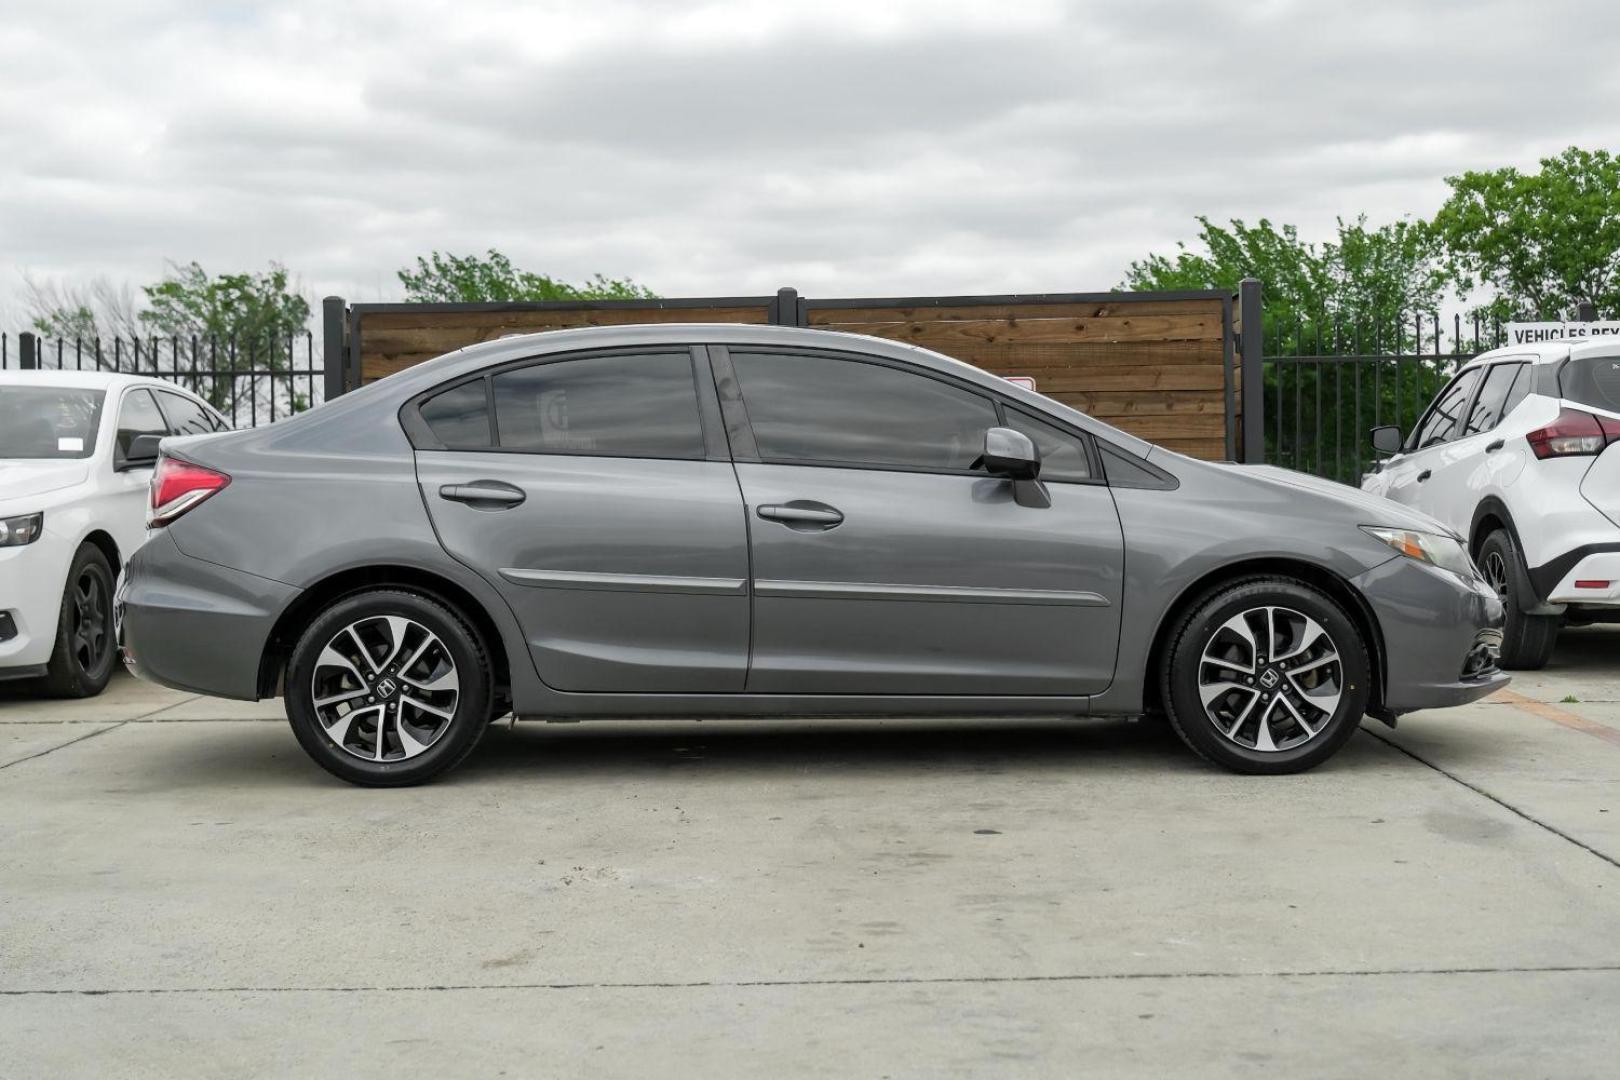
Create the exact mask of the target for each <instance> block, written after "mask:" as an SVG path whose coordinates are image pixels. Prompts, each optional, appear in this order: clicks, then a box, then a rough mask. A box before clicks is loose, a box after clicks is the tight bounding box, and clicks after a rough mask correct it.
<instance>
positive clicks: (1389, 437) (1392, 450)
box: [1372, 424, 1401, 454]
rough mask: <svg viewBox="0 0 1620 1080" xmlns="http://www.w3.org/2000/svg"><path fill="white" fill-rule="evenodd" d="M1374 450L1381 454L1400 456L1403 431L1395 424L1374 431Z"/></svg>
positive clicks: (1376, 428)
mask: <svg viewBox="0 0 1620 1080" xmlns="http://www.w3.org/2000/svg"><path fill="white" fill-rule="evenodd" d="M1372 444H1373V449H1374V450H1376V451H1378V452H1379V453H1380V454H1398V453H1400V452H1401V429H1400V428H1398V427H1396V426H1395V425H1393V424H1385V425H1384V426H1383V427H1375V428H1373V429H1372Z"/></svg>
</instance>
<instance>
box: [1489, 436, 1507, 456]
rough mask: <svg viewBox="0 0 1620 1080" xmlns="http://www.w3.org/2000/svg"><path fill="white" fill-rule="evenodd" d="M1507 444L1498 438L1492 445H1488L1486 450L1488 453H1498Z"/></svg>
mask: <svg viewBox="0 0 1620 1080" xmlns="http://www.w3.org/2000/svg"><path fill="white" fill-rule="evenodd" d="M1506 445H1507V444H1506V443H1504V442H1503V441H1502V440H1501V439H1497V440H1496V441H1495V442H1493V443H1491V445H1489V446H1487V447H1486V448H1485V452H1486V453H1487V454H1494V453H1496V452H1497V451H1498V450H1500V449H1502V447H1504V446H1506Z"/></svg>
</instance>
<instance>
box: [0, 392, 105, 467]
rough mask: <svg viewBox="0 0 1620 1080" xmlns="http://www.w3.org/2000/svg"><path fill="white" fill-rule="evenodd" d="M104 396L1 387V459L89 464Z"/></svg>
mask: <svg viewBox="0 0 1620 1080" xmlns="http://www.w3.org/2000/svg"><path fill="white" fill-rule="evenodd" d="M104 396H105V395H104V394H103V393H102V391H100V390H71V389H67V388H64V387H58V386H0V458H87V457H89V456H90V455H91V454H93V453H95V452H96V429H97V428H98V427H100V426H101V403H102V398H103V397H104Z"/></svg>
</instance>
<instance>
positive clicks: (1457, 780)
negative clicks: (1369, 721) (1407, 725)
mask: <svg viewBox="0 0 1620 1080" xmlns="http://www.w3.org/2000/svg"><path fill="white" fill-rule="evenodd" d="M1361 730H1362V731H1363V732H1365V733H1366V734H1368V735H1371V736H1372V737H1373V738H1375V739H1377V740H1378V741H1379V742H1381V743H1383V744H1384V745H1385V746H1387V747H1390V748H1391V749H1393V750H1396V751H1399V752H1400V753H1402V754H1405V755H1406V756H1407V757H1409V758H1411V759H1412V760H1413V761H1415V762H1417V763H1418V764H1420V765H1423V766H1425V767H1427V768H1430V769H1433V770H1434V771H1435V772H1437V773H1439V774H1440V775H1441V776H1443V777H1445V778H1446V779H1447V780H1450V781H1451V782H1452V783H1454V784H1460V785H1461V786H1463V787H1465V788H1467V789H1468V790H1469V791H1472V792H1473V793H1474V794H1475V795H1478V796H1480V797H1482V798H1486V799H1489V800H1490V801H1491V802H1493V803H1495V804H1496V805H1497V806H1500V807H1501V808H1502V809H1504V810H1506V811H1508V812H1509V813H1511V814H1514V815H1515V816H1517V817H1521V818H1523V819H1524V820H1525V821H1528V822H1529V823H1530V824H1532V825H1534V826H1536V827H1537V828H1539V829H1545V830H1546V831H1547V832H1550V833H1552V834H1553V835H1554V836H1556V837H1558V839H1560V840H1564V841H1566V842H1568V843H1571V844H1574V845H1575V846H1576V847H1578V848H1580V849H1581V850H1582V851H1584V852H1586V853H1587V854H1589V855H1595V856H1597V857H1598V858H1599V859H1602V860H1603V861H1604V862H1606V863H1608V864H1609V865H1610V866H1612V867H1614V868H1615V869H1616V870H1620V859H1616V858H1615V857H1614V856H1612V855H1609V854H1606V853H1605V852H1602V851H1599V850H1598V849H1597V848H1595V847H1593V846H1592V845H1591V844H1588V843H1586V842H1585V841H1584V840H1577V839H1576V838H1575V837H1573V836H1571V835H1570V834H1569V833H1567V832H1565V831H1564V830H1563V829H1560V828H1559V827H1558V826H1556V825H1552V824H1550V823H1548V822H1545V821H1542V820H1541V819H1540V818H1538V817H1536V816H1535V815H1534V814H1532V813H1530V812H1529V811H1527V810H1521V809H1519V808H1518V807H1517V806H1514V805H1513V804H1512V803H1510V802H1508V801H1507V800H1506V799H1504V798H1502V797H1501V796H1500V795H1495V794H1492V793H1491V792H1489V791H1486V790H1485V789H1484V788H1482V787H1480V786H1479V785H1478V784H1476V783H1474V782H1472V781H1470V780H1464V779H1463V778H1462V777H1460V776H1458V775H1457V774H1456V773H1454V772H1452V771H1451V770H1450V769H1447V768H1445V767H1443V766H1441V765H1437V764H1435V763H1434V762H1432V761H1430V760H1429V759H1428V758H1426V757H1424V756H1423V755H1422V754H1419V753H1417V752H1416V751H1414V750H1408V749H1407V748H1406V747H1404V746H1402V745H1401V744H1400V743H1398V742H1395V741H1394V740H1393V739H1390V738H1387V737H1385V736H1383V735H1380V734H1379V733H1378V732H1376V731H1373V730H1372V729H1371V728H1366V727H1363V728H1362V729H1361Z"/></svg>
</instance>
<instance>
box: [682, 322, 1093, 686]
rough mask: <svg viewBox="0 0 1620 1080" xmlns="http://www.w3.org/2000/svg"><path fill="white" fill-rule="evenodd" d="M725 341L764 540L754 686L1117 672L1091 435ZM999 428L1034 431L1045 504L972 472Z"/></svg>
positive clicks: (985, 680)
mask: <svg viewBox="0 0 1620 1080" xmlns="http://www.w3.org/2000/svg"><path fill="white" fill-rule="evenodd" d="M714 352H715V353H716V365H717V375H718V377H719V382H720V386H721V396H722V399H723V400H724V401H725V402H726V407H727V410H728V417H727V419H728V425H729V426H730V428H731V430H732V448H733V450H734V451H735V452H736V453H737V457H738V463H737V477H738V480H739V481H740V483H741V485H742V490H743V498H744V501H745V503H746V505H747V510H748V526H749V535H750V537H751V550H752V555H753V565H752V576H753V589H754V634H753V637H754V643H753V660H752V664H751V666H750V669H749V675H748V690H749V691H750V692H754V693H807V694H857V693H858V694H984V695H1023V694H1051V695H1082V694H1093V693H1097V692H1099V691H1101V690H1102V689H1104V688H1105V687H1107V685H1108V684H1109V682H1110V681H1111V680H1112V678H1113V673H1114V664H1115V658H1116V652H1117V645H1118V640H1117V639H1118V633H1119V618H1120V604H1121V601H1122V595H1121V591H1122V586H1121V581H1122V572H1123V559H1124V554H1123V539H1122V536H1121V532H1120V525H1119V518H1118V514H1117V512H1116V511H1115V509H1114V503H1113V498H1112V496H1111V495H1110V493H1109V491H1108V489H1107V487H1105V486H1103V485H1102V484H1100V483H1098V482H1097V480H1096V473H1095V469H1094V468H1093V459H1092V454H1091V450H1090V448H1089V445H1088V442H1087V440H1086V437H1085V436H1084V435H1081V434H1078V433H1074V432H1068V431H1061V430H1059V429H1057V428H1056V427H1055V426H1053V425H1050V424H1045V423H1042V422H1040V421H1038V420H1036V419H1034V418H1033V417H1019V416H1012V415H1004V413H1003V412H1002V411H998V410H1001V409H1002V408H1003V407H1001V406H998V405H997V404H996V403H995V402H993V401H992V400H991V399H990V398H989V397H987V396H985V395H983V394H982V393H979V392H976V391H974V390H972V389H970V388H967V387H966V386H964V385H960V384H956V383H953V382H950V381H948V380H945V379H941V378H936V377H934V376H932V375H929V374H924V373H922V372H920V371H918V370H916V369H910V368H906V367H903V366H899V365H894V364H890V363H888V362H873V361H869V360H867V359H864V358H854V357H849V356H834V355H826V354H812V353H794V352H787V351H772V350H765V349H746V350H745V349H741V348H738V349H734V350H731V351H730V352H729V354H728V353H727V352H726V351H725V350H714ZM1003 423H1005V424H1007V425H1008V426H1021V427H1023V428H1024V429H1025V430H1026V431H1027V432H1028V433H1030V434H1031V436H1032V438H1035V440H1036V442H1037V445H1041V446H1042V449H1043V451H1044V452H1045V456H1046V458H1047V459H1048V461H1049V462H1051V468H1050V470H1049V471H1047V472H1045V473H1044V474H1043V475H1044V476H1045V479H1046V481H1047V483H1046V487H1047V490H1048V492H1049V494H1050V500H1051V505H1049V506H1045V507H1041V506H1036V505H1020V503H1019V501H1017V500H1015V498H1014V491H1013V485H1012V484H1011V482H1009V481H1005V480H1000V479H995V478H992V477H989V476H986V475H985V474H984V473H983V472H982V470H975V469H974V468H973V466H974V463H975V459H976V458H977V457H978V454H979V450H980V448H981V447H982V443H983V438H984V432H985V430H986V429H988V428H991V427H995V426H998V425H999V424H1003Z"/></svg>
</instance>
